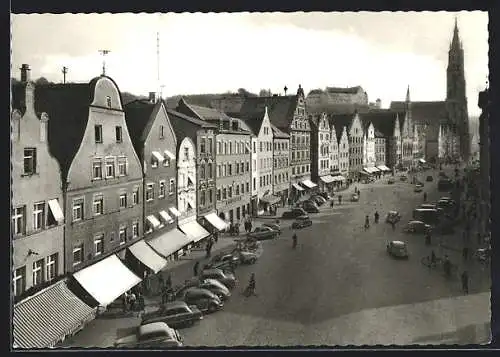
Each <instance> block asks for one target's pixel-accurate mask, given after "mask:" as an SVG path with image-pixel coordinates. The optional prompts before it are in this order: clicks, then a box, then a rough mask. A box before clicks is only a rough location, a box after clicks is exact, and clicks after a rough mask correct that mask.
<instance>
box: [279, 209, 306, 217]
mask: <svg viewBox="0 0 500 357" xmlns="http://www.w3.org/2000/svg"><path fill="white" fill-rule="evenodd" d="M303 215H307V212H306V211H304V210H303V209H302V208H298V207H297V208H292V209H291V210H290V211H286V212H283V215H282V216H281V218H284V219H294V218H297V217H299V216H303Z"/></svg>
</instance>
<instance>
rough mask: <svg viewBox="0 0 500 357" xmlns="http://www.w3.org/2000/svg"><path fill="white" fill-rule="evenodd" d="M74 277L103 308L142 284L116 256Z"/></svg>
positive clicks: (93, 265)
mask: <svg viewBox="0 0 500 357" xmlns="http://www.w3.org/2000/svg"><path fill="white" fill-rule="evenodd" d="M73 276H74V278H75V279H76V280H77V281H78V282H79V283H80V285H81V286H82V287H83V288H84V289H85V290H86V291H87V292H88V293H89V294H90V295H92V297H93V298H94V299H95V300H96V301H97V302H98V303H99V304H100V305H101V306H107V305H109V304H110V303H112V302H113V301H115V299H116V298H117V297H119V296H120V295H122V294H123V293H124V292H126V291H128V290H130V289H131V288H132V287H134V286H136V285H137V284H139V283H140V282H141V279H140V278H139V277H138V276H137V275H135V274H134V273H133V272H132V271H130V270H129V269H128V268H127V267H126V266H125V264H123V263H122V262H121V260H120V259H119V258H118V257H117V256H116V255H115V254H113V255H110V256H109V257H107V258H105V259H103V260H101V261H99V262H97V263H95V264H92V265H91V266H89V267H87V268H84V269H82V270H80V271H78V272H76V273H75V274H73Z"/></svg>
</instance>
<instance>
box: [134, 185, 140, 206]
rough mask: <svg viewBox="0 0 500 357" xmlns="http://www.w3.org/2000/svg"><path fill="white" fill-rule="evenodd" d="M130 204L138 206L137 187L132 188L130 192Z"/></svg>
mask: <svg viewBox="0 0 500 357" xmlns="http://www.w3.org/2000/svg"><path fill="white" fill-rule="evenodd" d="M132 204H134V205H137V204H139V188H138V187H136V188H134V191H132Z"/></svg>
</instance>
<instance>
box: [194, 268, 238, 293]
mask: <svg viewBox="0 0 500 357" xmlns="http://www.w3.org/2000/svg"><path fill="white" fill-rule="evenodd" d="M200 278H201V279H215V280H218V281H220V282H221V283H222V284H224V285H225V286H227V287H228V288H229V289H234V288H235V287H236V282H237V280H236V277H235V276H234V274H233V273H229V272H225V271H223V270H221V269H206V270H203V271H202V272H201V273H200Z"/></svg>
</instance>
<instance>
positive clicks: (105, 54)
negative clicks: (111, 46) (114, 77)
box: [99, 50, 111, 76]
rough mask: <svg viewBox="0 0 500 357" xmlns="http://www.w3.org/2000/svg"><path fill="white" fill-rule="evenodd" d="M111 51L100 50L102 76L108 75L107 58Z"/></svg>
mask: <svg viewBox="0 0 500 357" xmlns="http://www.w3.org/2000/svg"><path fill="white" fill-rule="evenodd" d="M110 52H111V51H110V50H99V53H100V54H101V56H102V75H103V76H105V75H106V56H107V55H108V54H109V53H110Z"/></svg>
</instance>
